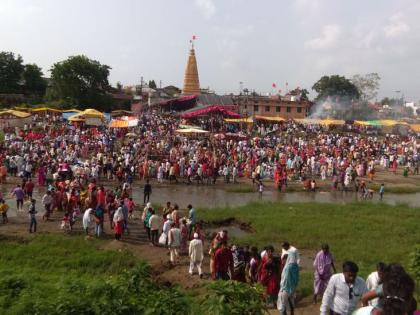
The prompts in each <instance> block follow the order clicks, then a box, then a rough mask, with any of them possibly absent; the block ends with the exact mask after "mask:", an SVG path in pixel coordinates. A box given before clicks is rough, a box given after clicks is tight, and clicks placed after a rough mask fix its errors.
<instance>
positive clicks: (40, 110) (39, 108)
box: [32, 107, 62, 113]
mask: <svg viewBox="0 0 420 315" xmlns="http://www.w3.org/2000/svg"><path fill="white" fill-rule="evenodd" d="M32 112H33V113H40V112H51V113H61V112H62V110H60V109H55V108H50V107H38V108H34V109H32Z"/></svg>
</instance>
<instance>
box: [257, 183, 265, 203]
mask: <svg viewBox="0 0 420 315" xmlns="http://www.w3.org/2000/svg"><path fill="white" fill-rule="evenodd" d="M258 192H259V194H260V199H261V198H262V195H263V192H264V185H263V183H262V181H259V182H258Z"/></svg>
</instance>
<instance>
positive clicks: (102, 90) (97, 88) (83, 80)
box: [50, 55, 111, 108]
mask: <svg viewBox="0 0 420 315" xmlns="http://www.w3.org/2000/svg"><path fill="white" fill-rule="evenodd" d="M110 69H111V68H110V67H109V66H107V65H102V64H100V63H99V62H98V61H96V60H91V59H89V58H88V57H86V56H83V55H79V56H72V57H69V58H68V59H66V60H64V61H60V62H58V63H55V64H54V65H53V66H52V68H51V70H50V71H51V84H52V90H53V91H52V92H51V93H50V95H53V96H54V97H58V98H59V99H67V100H71V101H73V102H74V103H75V104H76V105H79V106H80V105H81V106H92V107H97V108H104V107H106V106H108V105H109V104H110V97H109V96H108V95H107V93H106V92H107V91H109V89H110V86H109V83H108V76H109V70H110Z"/></svg>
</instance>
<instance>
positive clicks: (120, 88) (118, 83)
mask: <svg viewBox="0 0 420 315" xmlns="http://www.w3.org/2000/svg"><path fill="white" fill-rule="evenodd" d="M117 90H118V92H122V90H123V85H122V84H121V82H119V81H118V82H117Z"/></svg>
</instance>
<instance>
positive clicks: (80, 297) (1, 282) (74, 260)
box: [0, 235, 191, 315]
mask: <svg viewBox="0 0 420 315" xmlns="http://www.w3.org/2000/svg"><path fill="white" fill-rule="evenodd" d="M0 247H1V252H0V314H11V315H13V314H145V313H147V314H156V315H157V314H181V313H182V312H183V311H187V313H189V312H190V307H189V306H188V305H191V303H189V300H188V299H189V298H188V297H187V296H186V295H184V294H182V293H181V292H180V291H179V290H177V289H174V288H171V289H168V288H165V287H162V286H159V285H158V284H156V283H154V281H153V279H152V277H151V275H150V268H149V267H148V266H147V265H146V264H144V263H142V262H140V261H139V260H137V258H135V257H134V256H133V255H131V254H130V253H129V252H127V251H119V252H117V251H105V250H99V241H97V240H92V239H89V240H85V239H84V238H83V237H82V236H71V237H70V236H63V235H37V236H36V237H34V238H29V239H16V238H15V239H0ZM169 301H170V303H169Z"/></svg>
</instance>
